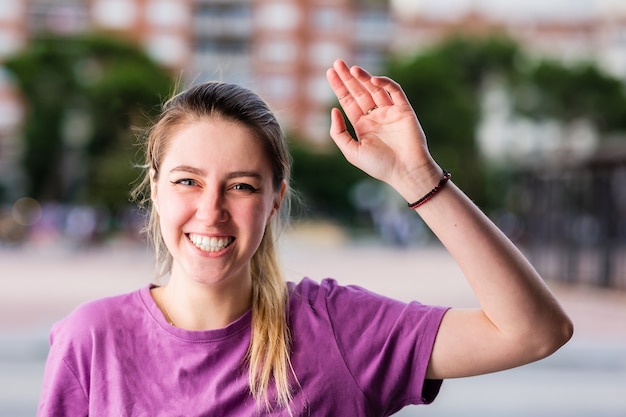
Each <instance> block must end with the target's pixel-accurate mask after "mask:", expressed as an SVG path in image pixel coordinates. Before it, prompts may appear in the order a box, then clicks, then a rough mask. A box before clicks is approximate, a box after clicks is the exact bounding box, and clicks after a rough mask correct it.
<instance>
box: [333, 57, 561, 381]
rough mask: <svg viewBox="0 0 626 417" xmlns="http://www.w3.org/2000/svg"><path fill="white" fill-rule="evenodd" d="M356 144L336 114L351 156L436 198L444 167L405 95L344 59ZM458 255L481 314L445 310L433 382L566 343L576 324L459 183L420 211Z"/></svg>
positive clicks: (376, 173)
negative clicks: (434, 190) (432, 192)
mask: <svg viewBox="0 0 626 417" xmlns="http://www.w3.org/2000/svg"><path fill="white" fill-rule="evenodd" d="M327 78H328V81H329V83H330V85H331V87H332V88H333V90H334V92H335V94H336V95H337V97H338V98H339V101H340V104H341V105H342V107H343V109H344V111H345V113H346V115H347V117H348V119H349V120H350V121H351V123H352V125H353V126H354V128H355V132H356V135H357V137H358V141H357V140H355V139H353V138H352V137H351V136H350V134H349V133H348V132H347V131H346V124H345V121H344V120H343V117H342V116H341V113H340V112H339V110H338V109H333V110H332V113H331V137H332V138H333V140H334V141H335V143H336V144H337V146H338V147H339V148H340V150H341V151H342V152H343V154H344V155H345V157H346V159H347V160H348V161H349V162H350V163H352V164H353V165H355V166H356V167H358V168H360V169H361V170H363V171H364V172H366V173H367V174H369V175H371V176H372V177H374V178H377V179H379V180H381V181H384V182H386V183H388V184H389V185H391V186H392V187H393V188H394V189H396V191H398V192H399V193H400V195H402V197H404V198H405V199H406V200H407V201H409V202H414V201H416V200H417V199H419V198H420V197H422V196H423V195H424V194H426V193H427V192H428V191H430V190H431V189H432V188H433V187H434V186H435V185H436V184H437V182H438V181H439V180H440V179H441V177H442V170H441V168H440V167H439V166H438V165H437V164H436V162H435V161H434V160H433V159H432V157H431V156H430V153H429V152H428V147H427V143H426V138H425V136H424V133H423V132H422V129H421V127H420V125H419V121H418V120H417V117H416V116H415V113H414V111H413V109H412V108H411V106H410V103H409V102H408V100H407V98H406V96H405V94H404V92H403V91H402V89H401V88H400V86H399V85H398V84H397V83H395V82H394V81H392V80H390V79H389V78H386V77H372V76H371V75H370V74H369V73H367V72H366V71H364V70H363V69H361V68H358V67H352V68H349V67H348V66H347V65H346V64H345V63H344V62H343V61H336V62H335V64H334V66H333V68H331V69H329V70H328V72H327ZM416 211H417V213H418V214H419V215H420V216H421V217H422V218H423V219H424V221H425V222H426V224H427V225H428V226H429V227H430V228H431V229H432V231H433V232H434V233H435V235H437V237H438V238H439V239H440V240H441V242H442V243H443V244H444V245H445V246H446V248H447V249H448V251H449V252H450V253H451V255H452V256H453V257H454V259H455V260H456V262H457V263H458V264H459V266H460V268H461V270H462V271H463V273H464V275H465V277H466V279H467V280H468V282H469V284H470V286H471V287H472V289H473V291H474V293H475V295H476V297H477V299H478V301H479V303H480V306H481V308H480V309H475V310H460V309H452V310H450V311H449V312H448V313H446V315H445V317H444V319H443V321H442V324H441V327H440V330H439V333H438V335H437V339H436V341H435V346H434V349H433V353H432V355H431V360H430V365H429V370H428V375H427V376H428V377H429V378H454V377H462V376H470V375H479V374H484V373H488V372H494V371H499V370H503V369H507V368H511V367H515V366H519V365H523V364H526V363H529V362H532V361H535V360H538V359H541V358H543V357H545V356H548V355H550V354H551V353H552V352H554V351H555V350H557V349H558V348H559V347H560V346H562V345H563V344H564V343H565V342H567V340H569V338H570V337H571V335H572V331H573V328H572V323H571V321H570V320H569V318H568V317H567V315H566V314H565V312H564V311H563V310H562V308H561V306H560V305H559V303H558V302H557V300H556V299H555V298H554V296H553V295H552V294H551V292H550V291H549V289H548V288H547V287H546V285H545V284H544V283H543V281H542V279H541V277H540V276H539V275H538V274H537V272H536V271H535V269H534V268H533V267H532V266H531V265H530V263H529V262H528V261H527V260H526V259H525V258H524V256H523V255H522V254H521V253H520V252H519V250H518V249H517V248H516V247H515V246H514V245H513V243H512V242H511V241H510V240H509V239H508V238H507V237H506V236H505V235H504V234H503V233H502V232H501V231H500V230H499V229H498V228H497V227H496V226H495V225H494V224H493V223H492V222H491V221H490V220H489V219H488V218H487V217H486V216H485V215H484V214H483V213H482V212H481V211H480V210H479V209H478V208H477V207H476V205H475V204H474V203H473V202H472V201H471V200H470V199H469V198H467V197H466V196H465V195H464V194H463V192H462V191H461V190H459V189H458V187H456V186H455V185H454V184H453V183H452V182H451V181H450V182H448V183H447V184H446V185H445V186H444V187H443V189H441V190H440V191H439V192H438V193H437V194H436V196H435V197H434V198H432V199H431V200H429V201H428V202H427V203H426V204H424V205H422V206H420V207H418V208H417V209H416Z"/></svg>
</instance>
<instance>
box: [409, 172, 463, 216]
mask: <svg viewBox="0 0 626 417" xmlns="http://www.w3.org/2000/svg"><path fill="white" fill-rule="evenodd" d="M441 175H442V176H441V178H440V179H439V181H438V182H437V185H435V186H434V187H433V188H432V189H431V190H430V191H429V192H427V193H426V194H424V195H423V196H422V197H420V198H419V199H417V200H415V201H414V202H412V203H411V202H410V200H409V203H407V204H408V206H409V209H411V210H415V209H416V208H418V207H419V206H421V205H422V204H424V203H426V202H428V200H430V199H431V198H433V197H434V196H435V195H436V194H437V193H438V192H439V191H441V189H442V188H443V187H444V186H445V185H446V183H447V182H448V181H449V180H450V178H451V177H452V174H451V173H450V172H448V171H446V170H445V169H443V170H442V173H441Z"/></svg>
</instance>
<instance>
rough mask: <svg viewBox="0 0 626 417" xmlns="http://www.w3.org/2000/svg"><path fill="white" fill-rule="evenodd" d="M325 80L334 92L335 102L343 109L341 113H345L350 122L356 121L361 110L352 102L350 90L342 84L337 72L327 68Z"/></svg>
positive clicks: (361, 112) (354, 101)
mask: <svg viewBox="0 0 626 417" xmlns="http://www.w3.org/2000/svg"><path fill="white" fill-rule="evenodd" d="M326 79H327V80H328V84H329V85H330V87H331V88H332V89H333V91H334V92H335V95H336V96H337V100H339V104H340V105H341V107H342V108H343V111H344V112H345V113H346V116H347V117H348V119H349V120H350V121H355V120H358V118H359V117H361V116H363V110H361V107H360V106H359V104H358V103H357V102H356V100H354V98H353V97H352V95H351V94H350V90H348V87H347V86H346V85H345V84H344V83H343V81H342V80H341V77H340V76H339V74H337V71H335V69H334V68H329V69H328V71H326Z"/></svg>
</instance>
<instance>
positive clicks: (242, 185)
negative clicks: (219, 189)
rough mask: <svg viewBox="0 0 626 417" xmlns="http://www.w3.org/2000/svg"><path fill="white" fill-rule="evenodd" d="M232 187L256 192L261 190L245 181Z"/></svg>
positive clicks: (237, 189)
mask: <svg viewBox="0 0 626 417" xmlns="http://www.w3.org/2000/svg"><path fill="white" fill-rule="evenodd" d="M231 188H232V189H233V190H236V191H247V192H249V193H255V192H257V191H258V190H259V189H258V188H255V187H253V186H252V185H250V184H245V183H238V184H235V185H233V186H232V187H231Z"/></svg>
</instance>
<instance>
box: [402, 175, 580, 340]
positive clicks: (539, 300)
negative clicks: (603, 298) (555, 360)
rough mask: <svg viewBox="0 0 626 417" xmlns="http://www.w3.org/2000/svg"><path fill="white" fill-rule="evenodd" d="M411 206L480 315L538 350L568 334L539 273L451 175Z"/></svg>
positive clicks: (567, 324)
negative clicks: (460, 276)
mask: <svg viewBox="0 0 626 417" xmlns="http://www.w3.org/2000/svg"><path fill="white" fill-rule="evenodd" d="M404 193H405V194H408V193H407V192H406V191H405V192H404ZM406 198H407V199H408V198H411V197H410V196H407V197H406ZM408 201H411V200H408ZM416 211H417V212H418V214H419V215H420V216H421V217H422V218H423V219H424V221H425V222H426V224H427V225H428V226H429V227H430V228H431V230H432V231H433V232H434V233H435V235H436V236H437V237H438V238H439V239H440V240H441V242H442V243H443V244H444V246H445V247H446V248H447V249H448V251H449V252H450V253H451V255H452V256H453V258H454V259H455V260H456V262H457V263H458V265H459V266H460V268H461V270H462V271H463V273H464V275H465V277H466V279H467V280H468V282H469V284H470V286H471V287H472V289H473V291H474V293H475V295H476V297H477V299H478V301H479V303H480V305H481V308H482V310H483V312H484V315H485V317H486V318H488V320H489V321H490V322H491V323H492V324H493V326H494V327H495V328H496V329H497V331H499V332H501V334H502V335H503V336H504V337H510V338H511V339H512V340H515V339H522V340H528V342H531V341H536V342H537V343H538V344H540V346H537V349H539V350H541V349H542V348H544V346H546V345H549V347H547V348H546V349H548V350H549V349H552V348H556V347H558V346H560V345H561V344H562V343H563V342H564V341H565V340H567V338H568V337H569V333H571V323H570V322H569V319H568V318H567V316H566V314H565V313H564V312H563V310H562V308H561V307H560V305H559V303H558V302H557V301H556V299H555V298H554V296H553V295H552V294H551V292H550V291H549V289H548V288H547V286H546V285H545V284H544V282H543V280H542V279H541V277H540V276H539V274H538V273H537V272H536V270H535V269H534V268H533V267H532V265H531V264H530V263H529V262H528V261H527V260H526V258H525V257H524V256H523V255H522V253H521V252H520V251H519V250H518V249H517V248H516V247H515V245H514V244H513V243H512V242H511V241H510V240H509V239H508V238H507V237H506V236H505V235H504V234H503V233H502V232H501V231H500V230H499V229H498V228H497V227H496V226H495V225H494V224H493V223H492V222H491V221H490V220H489V219H488V218H487V216H485V215H484V214H483V213H482V212H481V211H480V209H479V208H478V207H477V206H476V205H475V204H474V203H473V202H472V201H471V200H470V199H469V198H468V197H467V196H466V195H465V194H464V193H463V192H462V191H461V190H459V188H458V187H456V186H455V184H454V183H453V182H452V181H450V182H448V183H447V184H446V185H445V186H444V187H443V188H442V189H441V190H440V191H439V192H437V194H436V195H435V196H434V197H433V198H431V199H430V200H428V202H426V203H425V204H423V205H421V206H420V207H418V208H417V209H416ZM530 334H532V336H533V337H527V336H529V335H530ZM557 345H558V346H557Z"/></svg>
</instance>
